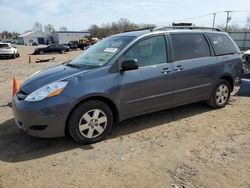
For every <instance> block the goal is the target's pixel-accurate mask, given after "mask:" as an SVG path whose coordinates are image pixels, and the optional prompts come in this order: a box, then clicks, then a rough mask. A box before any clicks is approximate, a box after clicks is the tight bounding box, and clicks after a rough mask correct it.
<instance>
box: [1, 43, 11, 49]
mask: <svg viewBox="0 0 250 188" xmlns="http://www.w3.org/2000/svg"><path fill="white" fill-rule="evenodd" d="M8 47H9V45H8V44H0V48H8Z"/></svg>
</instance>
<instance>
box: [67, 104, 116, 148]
mask: <svg viewBox="0 0 250 188" xmlns="http://www.w3.org/2000/svg"><path fill="white" fill-rule="evenodd" d="M112 126H113V114H112V111H111V109H110V108H109V106H108V105H107V104H105V103H104V102H102V101H98V100H91V101H86V102H84V103H82V104H80V105H79V106H77V107H76V108H75V109H74V110H73V112H72V113H71V115H70V117H69V120H68V131H69V134H70V135H71V137H72V138H73V139H74V140H75V141H76V142H77V143H81V144H82V143H83V144H91V143H95V142H98V141H100V140H102V139H104V137H105V136H107V135H108V133H110V131H111V128H112Z"/></svg>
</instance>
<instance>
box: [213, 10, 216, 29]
mask: <svg viewBox="0 0 250 188" xmlns="http://www.w3.org/2000/svg"><path fill="white" fill-rule="evenodd" d="M213 15H214V18H213V27H214V25H215V16H216V13H213Z"/></svg>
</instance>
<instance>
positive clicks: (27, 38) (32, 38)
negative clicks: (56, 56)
mask: <svg viewBox="0 0 250 188" xmlns="http://www.w3.org/2000/svg"><path fill="white" fill-rule="evenodd" d="M50 40H51V37H50V36H49V35H48V34H46V33H43V32H38V31H29V32H26V33H24V34H21V35H19V36H18V41H19V43H20V44H24V45H29V44H31V43H33V42H35V43H37V44H47V43H48V41H50Z"/></svg>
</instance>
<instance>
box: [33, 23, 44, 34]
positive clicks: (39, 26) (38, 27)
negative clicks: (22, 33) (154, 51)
mask: <svg viewBox="0 0 250 188" xmlns="http://www.w3.org/2000/svg"><path fill="white" fill-rule="evenodd" d="M33 30H34V31H39V32H43V25H42V24H41V23H40V22H35V23H34V25H33Z"/></svg>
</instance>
